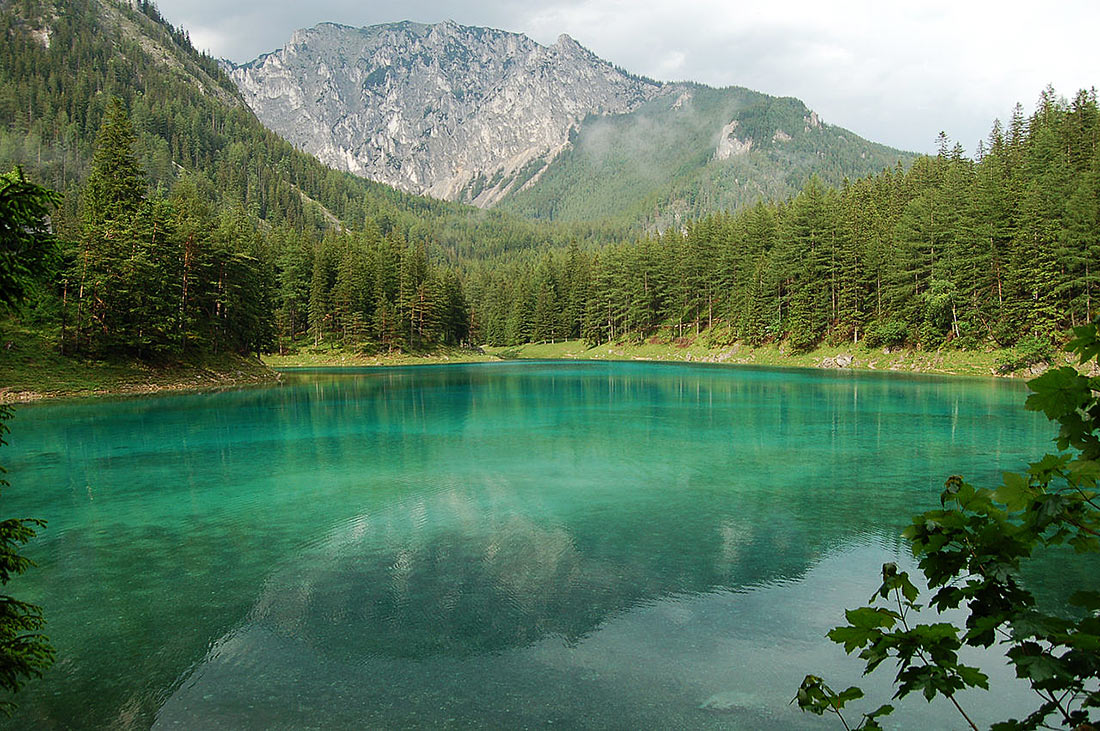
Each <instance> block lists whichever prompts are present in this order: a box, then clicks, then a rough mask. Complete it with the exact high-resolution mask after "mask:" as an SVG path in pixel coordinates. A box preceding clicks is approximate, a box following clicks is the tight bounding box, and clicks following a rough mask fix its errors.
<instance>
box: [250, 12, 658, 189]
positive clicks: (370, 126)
mask: <svg viewBox="0 0 1100 731" xmlns="http://www.w3.org/2000/svg"><path fill="white" fill-rule="evenodd" d="M229 74H230V76H231V78H232V79H233V80H234V82H236V84H237V86H238V88H239V89H240V90H241V93H242V94H243V96H244V98H245V99H246V101H247V102H248V103H249V105H250V106H251V107H252V109H253V110H254V111H255V112H256V113H257V116H258V117H259V118H260V119H261V121H263V122H264V123H265V124H266V125H267V126H269V127H270V128H271V129H273V130H276V131H278V132H279V133H280V134H283V135H284V136H286V137H287V138H288V139H289V140H290V141H291V142H292V143H294V144H295V145H297V146H298V147H300V148H301V149H303V150H305V151H307V152H310V153H311V154H313V155H315V156H317V157H318V159H320V160H321V161H322V162H325V163H326V164H328V165H330V166H332V167H334V168H336V169H341V170H346V171H348V172H352V173H355V174H357V175H361V176H363V177H368V178H371V179H374V180H378V181H380V182H384V183H387V184H390V185H394V186H395V187H398V188H401V189H403V190H406V191H408V192H412V193H418V194H429V195H433V196H435V197H438V198H443V199H447V200H462V201H464V202H471V203H475V204H477V205H480V206H482V207H486V206H488V205H491V204H492V203H495V202H496V201H498V200H499V199H500V198H501V197H503V195H504V194H506V192H507V191H508V189H509V186H508V184H507V182H506V178H508V177H509V176H514V174H515V173H516V172H517V171H519V170H520V169H522V168H523V167H524V166H525V165H526V164H528V163H529V162H530V161H531V160H532V159H534V158H536V157H545V156H547V155H552V154H556V151H557V150H558V148H560V147H561V146H562V144H563V143H564V142H565V141H566V139H567V136H568V131H569V129H570V128H572V127H574V126H575V125H576V123H577V122H578V121H579V120H580V119H581V118H583V116H585V115H587V114H588V113H590V112H592V111H599V112H622V111H628V110H629V109H631V108H633V107H635V106H636V105H637V104H638V103H640V102H641V101H644V100H646V99H648V98H650V97H651V96H653V95H654V94H655V93H657V92H658V91H659V89H660V85H659V84H657V83H655V82H652V81H647V80H643V79H641V78H640V77H631V76H628V75H627V74H625V73H624V72H622V71H620V70H617V69H615V68H614V66H612V65H611V64H610V63H608V62H606V61H603V60H601V59H599V58H598V57H597V56H596V55H595V54H593V53H592V52H591V51H589V50H588V49H586V48H584V47H583V46H581V45H580V44H579V43H577V42H576V41H575V40H573V39H572V38H570V37H569V36H568V35H565V34H562V35H561V36H559V38H558V41H557V43H555V44H554V45H551V46H543V45H540V44H538V43H536V42H534V41H532V40H531V39H530V38H528V37H527V36H525V35H522V34H518V33H510V32H508V31H501V30H497V29H492V28H481V27H477V26H463V25H459V24H458V23H455V22H454V21H445V22H442V23H436V24H423V23H414V22H412V21H402V22H398V23H387V24H380V25H374V26H366V27H363V28H352V27H350V26H343V25H339V24H334V23H321V24H318V25H315V26H313V27H311V28H306V29H301V30H298V31H296V32H295V33H294V34H293V35H292V36H291V39H290V41H289V42H288V43H287V44H286V45H285V46H283V48H280V49H277V50H275V51H272V52H271V53H268V54H264V55H262V56H260V57H258V58H257V59H255V60H253V61H250V62H248V63H245V64H241V65H233V66H231V67H230V68H229ZM531 79H535V82H534V83H532V82H531ZM479 174H481V175H483V176H486V177H489V178H494V177H495V182H493V183H492V184H490V185H480V186H479V187H478V191H477V194H476V195H470V192H471V186H470V184H471V183H472V182H473V181H474V179H475V178H476V177H477V176H478V175H479Z"/></svg>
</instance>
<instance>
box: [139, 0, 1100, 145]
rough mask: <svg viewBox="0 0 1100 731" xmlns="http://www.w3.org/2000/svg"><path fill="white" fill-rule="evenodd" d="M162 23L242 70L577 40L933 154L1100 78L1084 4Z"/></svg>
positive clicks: (369, 14)
mask: <svg viewBox="0 0 1100 731" xmlns="http://www.w3.org/2000/svg"><path fill="white" fill-rule="evenodd" d="M161 9H162V12H163V13H164V14H165V15H166V16H167V17H168V18H169V19H170V20H171V21H172V22H175V23H182V24H183V25H184V26H185V27H187V28H189V29H190V30H191V34H192V38H193V39H194V40H195V42H196V45H198V46H199V47H207V48H209V49H210V50H211V51H212V52H213V53H215V54H216V55H221V56H226V57H229V58H232V59H233V60H236V61H243V60H247V59H249V58H252V57H254V56H256V55H258V54H259V53H261V52H264V51H270V50H273V49H274V48H277V47H278V46H280V45H282V43H283V42H285V40H286V39H287V38H289V36H290V34H291V32H293V30H294V29H296V28H299V27H305V26H310V25H314V24H316V23H318V22H322V21H326V20H331V21H336V22H342V23H347V24H351V25H368V24H371V23H381V22H391V21H395V20H404V19H410V20H417V21H422V22H437V21H439V20H444V19H447V18H451V19H453V20H455V21H457V22H459V23H463V24H467V25H491V26H494V27H497V28H503V29H505V30H514V31H519V32H525V33H527V34H528V35H530V36H531V37H532V38H534V39H535V40H537V41H539V42H542V43H552V42H553V41H554V40H555V39H556V38H557V36H558V35H559V34H561V33H568V34H569V35H571V36H573V37H574V38H576V39H577V40H578V41H579V42H580V43H582V44H583V45H585V46H587V47H588V48H590V49H592V50H593V51H594V52H596V53H597V54H598V55H600V56H602V57H604V58H606V59H608V60H610V61H612V62H614V63H616V64H618V65H620V66H622V67H624V68H626V69H628V70H630V71H633V72H635V73H639V74H644V75H647V76H652V77H655V78H659V79H668V80H681V79H689V80H692V81H700V82H703V83H707V84H712V85H719V86H726V85H738V86H747V87H749V88H752V89H756V90H759V91H763V92H766V93H770V94H777V95H790V96H796V97H798V98H800V99H802V100H803V101H805V102H806V103H807V105H809V106H810V107H812V108H813V109H815V110H817V111H818V113H819V114H820V115H821V116H822V118H823V119H825V120H826V121H829V122H831V123H834V124H839V125H841V126H844V127H848V128H849V129H852V130H853V131H855V132H857V133H859V134H861V135H863V136H865V137H868V138H871V139H873V140H876V141H880V142H885V143H887V144H891V145H895V146H898V147H904V148H908V149H914V150H919V151H931V150H932V149H933V144H934V140H935V137H936V135H937V133H938V132H939V131H940V130H941V129H942V130H945V131H946V132H947V133H948V135H949V136H951V137H952V138H954V139H957V140H959V141H961V142H962V143H963V145H964V146H965V147H966V148H967V149H968V150H971V151H972V150H973V149H974V147H975V145H976V143H977V141H978V140H979V139H982V138H984V137H985V135H986V133H987V131H988V129H989V127H990V125H991V124H992V121H993V119H994V117H997V116H1000V117H1005V116H1006V115H1007V114H1008V113H1009V112H1010V110H1011V108H1012V106H1013V104H1015V103H1016V102H1017V101H1020V102H1022V103H1023V104H1024V106H1025V108H1026V109H1029V110H1030V108H1031V106H1032V105H1033V103H1034V101H1035V99H1037V97H1038V95H1039V92H1040V91H1041V90H1042V89H1043V87H1044V86H1046V84H1048V83H1052V84H1054V86H1055V88H1057V89H1058V90H1059V91H1060V92H1061V93H1062V94H1064V95H1066V96H1072V95H1073V93H1075V92H1076V90H1077V89H1078V88H1082V87H1089V86H1092V85H1094V84H1096V83H1097V82H1098V79H1097V78H1096V76H1097V70H1100V44H1097V43H1096V42H1095V40H1094V38H1093V35H1094V29H1095V28H1096V27H1097V24H1098V21H1100V9H1098V8H1097V7H1095V6H1094V5H1093V4H1092V3H1091V2H1079V1H1076V0H1074V1H1071V2H1055V3H1051V4H1047V5H1041V4H1035V3H1024V2H991V1H989V0H979V1H978V2H965V1H963V2H960V1H959V0H954V1H953V2H947V1H946V0H936V1H935V2H924V3H919V4H915V3H884V2H881V0H878V1H875V2H873V1H871V0H841V1H839V2H820V0H818V1H816V2H793V1H791V0H788V2H784V3H777V2H768V3H737V2H731V0H695V1H694V2H685V1H684V0H678V1H675V2H670V1H669V0H661V1H660V2H658V1H657V0H630V1H624V0H546V1H545V2H543V3H540V4H538V5H536V4H533V3H528V2H508V1H507V0H489V1H488V2H486V0H477V1H476V2H473V1H470V0H453V1H452V2H447V1H446V0H409V1H408V2H405V3H402V4H401V5H400V6H398V8H397V9H396V10H395V8H394V6H393V5H392V4H391V3H380V2H366V3H362V2H353V1H352V0H315V1H314V2H312V3H281V4H280V3H277V2H276V3H273V2H271V0H267V1H265V2H259V0H238V2H236V3H234V5H233V6H232V9H231V10H230V11H229V13H228V14H227V12H226V6H225V5H224V3H221V2H215V1H214V0H162V2H161ZM395 12H397V13H400V14H401V17H398V16H396V15H395ZM238 29H242V30H240V31H238Z"/></svg>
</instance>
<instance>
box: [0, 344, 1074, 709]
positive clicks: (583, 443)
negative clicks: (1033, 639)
mask: <svg viewBox="0 0 1100 731" xmlns="http://www.w3.org/2000/svg"><path fill="white" fill-rule="evenodd" d="M1024 396H1025V391H1024V389H1023V388H1022V386H1021V385H1020V384H1017V383H1007V382H1002V381H986V380H980V379H949V378H934V377H905V376H897V375H880V374H870V373H833V372H824V371H799V370H768V369H751V368H729V367H705V366H683V365H671V364H650V363H496V364H478V365H470V366H443V367H412V368H387V369H370V370H366V371H359V372H349V371H340V372H338V373H335V372H326V371H313V372H308V373H295V374H290V375H288V376H287V378H286V382H285V383H284V384H282V385H280V386H276V387H271V388H260V389H249V390H242V391H234V392H224V393H216V394H192V395H176V396H162V397H151V398H138V399H125V400H114V401H82V402H73V403H65V404H53V405H42V406H35V407H27V408H22V409H20V410H19V412H18V415H17V418H16V419H15V420H14V421H13V422H12V424H11V425H12V427H13V432H12V434H11V446H10V447H7V448H5V449H4V450H3V451H0V462H2V463H4V464H5V465H7V466H8V467H9V468H10V470H11V475H10V478H11V481H12V488H11V489H10V490H9V491H7V493H6V494H5V495H4V498H3V512H4V514H5V515H11V514H19V515H34V516H39V517H42V518H45V519H47V520H48V521H49V528H48V530H46V531H45V532H44V533H43V535H42V537H41V538H40V539H39V540H37V541H36V542H35V543H34V544H33V546H31V548H30V550H29V552H30V553H31V554H32V556H33V558H35V560H37V562H38V563H39V567H38V568H37V569H35V570H33V571H32V572H31V573H30V574H28V575H27V576H26V577H24V578H21V579H20V580H19V581H18V582H17V583H15V584H13V585H12V587H13V588H15V590H16V592H17V593H19V594H20V595H21V596H23V597H26V598H28V599H30V600H33V601H37V602H39V603H41V604H42V605H44V607H45V610H46V614H47V617H48V619H49V623H50V624H49V633H50V635H51V637H52V639H53V640H54V643H55V644H56V646H57V648H58V652H59V657H60V660H59V662H58V664H57V665H56V666H55V668H54V669H53V670H51V671H50V672H49V674H48V675H47V677H46V678H45V679H43V680H41V681H38V682H35V683H33V684H32V685H30V686H28V688H27V689H26V691H25V692H24V693H23V694H21V697H20V704H21V708H20V710H19V713H18V715H17V716H16V718H15V719H13V721H11V725H12V726H13V727H17V726H22V727H26V726H29V725H34V726H36V727H40V728H51V727H83V726H89V727H103V726H111V727H135V728H143V727H150V726H156V727H186V728H198V727H215V726H217V727H230V728H232V727H242V728H280V727H282V728H298V727H304V726H313V727H328V728H333V727H335V728H340V727H386V728H393V727H407V726H433V727H434V726H445V727H469V726H491V727H502V726H506V727H517V726H545V725H550V724H552V725H555V726H562V725H564V726H567V727H601V728H639V727H651V728H674V727H681V728H696V727H718V728H769V727H774V728H800V727H817V726H820V725H821V723H820V721H819V720H818V719H814V718H812V717H808V716H803V715H801V714H800V713H799V712H798V711H797V710H795V709H792V708H791V707H790V706H789V705H788V703H789V701H790V699H791V697H792V696H793V695H794V691H795V689H796V688H797V685H798V682H799V681H800V680H801V678H802V676H803V675H804V674H805V673H806V672H811V671H814V672H821V673H823V674H826V675H828V676H829V678H830V679H833V680H835V684H836V685H838V686H840V687H845V686H846V684H849V683H853V682H859V665H858V661H852V660H849V659H846V658H845V656H844V654H843V651H842V650H840V649H839V648H837V647H835V646H833V645H832V644H831V643H829V642H828V641H827V640H825V639H824V638H823V635H824V633H825V632H826V631H827V630H828V628H830V627H831V626H833V625H835V624H837V623H838V622H839V621H840V620H841V619H842V613H843V609H844V607H846V606H853V605H855V604H857V603H859V602H862V601H865V600H866V598H867V597H868V596H869V595H870V594H871V593H872V591H873V590H874V588H875V587H876V586H877V581H876V579H877V576H878V567H879V565H880V564H881V563H882V562H883V561H886V560H902V561H904V560H905V551H904V547H903V546H901V544H900V543H899V541H898V539H897V535H898V533H899V532H900V530H901V529H902V528H903V527H904V525H905V524H906V523H907V518H908V516H909V515H910V514H912V513H913V512H915V511H917V510H920V509H924V508H927V507H931V506H932V505H933V504H935V503H937V501H938V495H939V489H940V486H941V485H942V483H943V480H944V478H945V477H946V476H947V475H950V474H954V473H961V474H965V475H966V476H967V477H968V478H970V479H971V480H972V481H975V482H981V483H986V484H988V483H991V482H993V481H995V480H996V479H997V476H998V475H999V473H1000V472H1001V471H1002V470H1006V469H1018V468H1020V467H1021V466H1023V464H1024V463H1025V461H1026V460H1028V459H1032V458H1035V457H1037V456H1038V455H1039V454H1041V453H1042V452H1043V451H1044V450H1046V449H1048V447H1049V444H1050V438H1051V437H1052V436H1053V431H1052V429H1051V428H1050V426H1049V424H1048V423H1047V422H1046V421H1045V419H1043V418H1042V417H1041V416H1036V415H1034V414H1031V413H1028V412H1025V411H1023V409H1022V408H1021V404H1022V401H1023V398H1024ZM1037 576H1039V574H1037ZM1073 578H1074V577H1072V576H1069V577H1066V576H1062V575H1056V574H1051V575H1048V576H1045V577H1040V578H1036V579H1035V585H1036V588H1037V589H1039V590H1040V591H1042V592H1047V593H1050V594H1055V593H1056V592H1057V591H1058V590H1059V588H1060V587H1059V585H1058V582H1059V581H1067V582H1071V581H1072V580H1073ZM980 661H981V662H983V663H985V664H986V665H987V666H988V667H989V670H990V672H991V673H993V675H994V680H995V681H996V684H997V687H998V690H997V693H996V694H995V695H994V697H993V699H992V700H990V699H987V698H983V697H976V698H972V699H968V702H969V703H970V705H971V706H972V709H973V710H974V712H975V713H976V714H977V715H978V716H979V717H980V718H983V719H985V720H986V722H987V723H988V722H989V721H992V720H995V719H996V718H997V717H998V716H996V715H994V714H1001V715H1003V714H1004V713H1006V712H1012V711H1013V710H1014V709H1020V710H1023V709H1024V708H1026V707H1027V705H1026V704H1028V703H1030V699H1029V698H1027V697H1026V695H1025V694H1024V693H1021V692H1020V689H1019V687H1018V686H1015V685H1014V683H1013V681H1012V680H1011V678H1010V677H1009V676H1010V675H1011V674H1010V673H1009V672H1008V671H1007V670H1005V669H1004V668H1003V667H1002V666H1001V663H1000V662H999V661H995V659H993V658H986V659H982V660H980ZM882 680H883V681H887V680H888V678H885V677H884V678H883V679H882ZM870 686H874V683H871V684H870ZM877 687H878V688H879V691H880V692H882V693H886V695H889V693H888V692H887V691H886V688H885V685H882V684H880V685H878V686H877ZM874 700H875V701H877V702H885V700H886V697H885V696H883V695H879V696H878V697H876V698H874ZM1021 703H1022V704H1024V705H1020V704H1021ZM876 705H877V703H876ZM906 713H907V714H909V715H906V716H904V717H902V718H903V719H905V720H904V722H902V723H901V725H902V726H903V727H906V726H908V727H911V726H912V725H913V724H914V723H918V722H919V724H921V725H924V726H926V727H951V726H954V725H957V723H956V721H955V717H954V716H953V715H951V713H953V711H950V709H946V708H939V707H937V706H933V707H931V708H929V707H928V706H927V705H926V704H925V703H924V702H923V700H917V701H916V702H915V703H913V704H909V705H907V706H906ZM983 714H985V715H983ZM825 725H826V726H828V727H832V724H825Z"/></svg>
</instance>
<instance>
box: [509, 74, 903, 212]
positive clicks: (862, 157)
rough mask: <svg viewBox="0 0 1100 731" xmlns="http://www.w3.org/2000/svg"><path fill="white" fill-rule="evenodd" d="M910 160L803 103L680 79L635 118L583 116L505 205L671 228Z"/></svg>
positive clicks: (511, 208) (635, 113)
mask: <svg viewBox="0 0 1100 731" xmlns="http://www.w3.org/2000/svg"><path fill="white" fill-rule="evenodd" d="M911 159H912V155H909V154H907V153H904V152H901V151H899V150H894V149H892V148H889V147H886V146H884V145H879V144H876V143H873V142H868V141H867V140H864V139H862V138H860V137H859V136H857V135H855V134H853V133H851V132H849V131H847V130H844V129H841V128H839V127H834V126H832V125H828V124H824V123H823V122H821V121H820V120H819V119H818V116H817V114H816V113H814V112H812V111H811V110H810V109H808V108H807V107H806V105H805V104H803V103H802V102H800V101H799V100H797V99H793V98H790V97H786V98H777V97H772V96H768V95H766V94H761V93H759V92H755V91H750V90H748V89H743V88H738V87H730V88H725V89H713V88H710V87H707V86H702V85H698V84H674V85H668V86H666V87H665V88H664V89H663V90H662V93H661V94H659V95H658V96H656V97H655V98H653V99H651V100H649V101H648V102H646V103H645V104H643V105H641V106H639V107H638V108H637V109H635V110H634V111H632V112H630V113H627V114H619V115H608V116H595V115H593V116H591V117H589V118H588V119H586V120H584V123H583V124H582V125H581V126H580V129H579V131H578V132H576V133H575V134H574V135H573V136H572V138H571V143H570V145H569V146H568V147H567V148H566V149H565V150H564V151H563V152H562V154H560V155H558V156H557V157H556V158H554V159H553V160H552V161H550V162H549V163H548V164H546V165H545V166H544V167H542V168H541V169H536V170H533V173H534V175H535V176H537V178H535V179H533V180H532V182H531V183H530V184H527V185H518V186H516V187H515V188H514V189H513V191H512V192H511V194H510V195H508V196H507V197H506V198H504V200H503V201H502V202H501V203H500V207H501V208H503V209H505V210H509V211H513V212H515V213H519V214H521V215H524V216H527V217H530V218H541V219H553V220H595V219H605V218H622V219H629V220H631V221H638V220H644V221H645V222H646V223H647V225H648V226H649V227H656V228H665V227H667V226H668V225H671V224H675V223H677V222H678V221H682V220H686V219H688V218H694V217H697V216H700V215H703V214H706V213H710V212H714V211H719V210H733V209H736V208H738V207H740V206H742V205H745V204H749V203H752V202H755V201H756V200H760V199H773V200H776V199H782V198H786V197H787V196H790V195H793V194H794V193H796V192H797V191H798V190H799V189H800V188H801V187H802V185H803V183H804V182H805V181H806V180H807V179H808V178H809V177H810V176H811V175H813V174H816V175H818V176H819V177H820V178H822V179H823V180H824V181H825V182H827V183H831V184H840V183H841V182H843V180H844V178H846V177H848V178H858V177H862V176H865V175H869V174H872V173H875V172H879V171H881V170H882V169H883V168H888V167H893V166H894V165H896V164H897V163H898V162H899V161H902V162H906V163H907V162H909V161H910V160H911Z"/></svg>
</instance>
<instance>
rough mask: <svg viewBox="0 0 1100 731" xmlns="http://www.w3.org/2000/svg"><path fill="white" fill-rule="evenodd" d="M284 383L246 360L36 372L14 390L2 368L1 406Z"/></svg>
mask: <svg viewBox="0 0 1100 731" xmlns="http://www.w3.org/2000/svg"><path fill="white" fill-rule="evenodd" d="M74 371H75V372H76V375H75V376H74ZM280 379H281V375H280V374H279V373H278V372H277V371H275V370H273V369H271V368H268V367H267V366H265V365H263V364H262V363H259V362H257V361H253V360H249V359H247V358H243V357H240V356H233V357H231V358H228V359H223V360H221V361H219V362H217V363H210V362H203V363H175V364H170V365H160V366H153V365H149V364H145V363H124V364H117V363H114V364H103V363H92V364H83V365H81V364H73V365H70V367H69V368H68V369H66V370H64V371H59V370H57V369H50V368H48V367H47V368H43V369H42V371H38V372H36V373H35V375H34V377H29V376H27V375H25V374H24V375H23V377H22V378H18V379H16V380H15V381H14V384H12V382H11V381H9V378H8V369H5V368H3V367H2V364H0V384H2V385H0V404H9V405H10V404H31V403H38V402H42V401H61V400H67V399H87V398H100V397H105V396H143V395H150V394H157V393H189V392H190V393H201V392H204V391H217V390H222V389H229V388H238V387H241V386H254V385H263V384H270V383H278V382H279V380H280ZM9 384H11V385H9Z"/></svg>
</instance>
